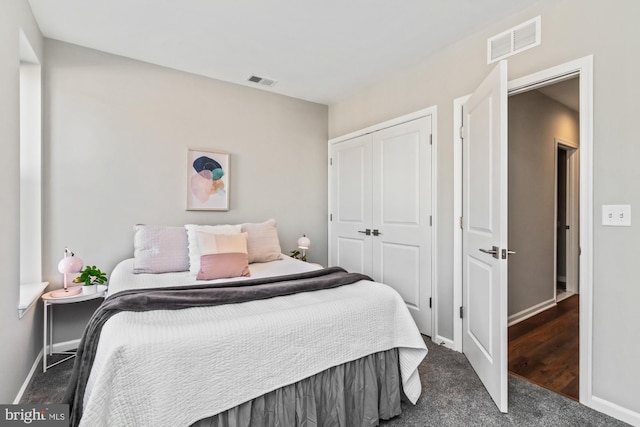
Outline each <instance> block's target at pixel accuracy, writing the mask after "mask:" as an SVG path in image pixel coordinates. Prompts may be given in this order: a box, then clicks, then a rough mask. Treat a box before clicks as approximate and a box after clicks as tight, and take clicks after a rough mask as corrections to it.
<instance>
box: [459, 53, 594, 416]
mask: <svg viewBox="0 0 640 427" xmlns="http://www.w3.org/2000/svg"><path fill="white" fill-rule="evenodd" d="M592 74H593V58H592V57H591V56H587V57H584V58H581V59H578V60H575V61H571V62H567V63H565V64H562V65H558V66H555V67H552V68H549V69H546V70H543V71H539V72H536V73H533V74H531V75H528V76H525V77H522V78H518V79H515V80H512V81H510V82H509V83H508V91H509V94H510V95H515V94H518V93H523V92H527V91H530V90H532V89H536V88H540V87H543V86H548V85H550V84H553V83H558V82H561V81H564V80H568V79H571V78H572V77H578V79H579V92H580V100H579V102H580V110H579V111H580V114H579V116H580V125H579V126H580V129H579V135H580V138H579V140H580V143H581V146H580V150H579V161H580V165H581V167H580V175H579V179H578V181H579V185H580V186H579V205H580V209H579V218H580V221H579V225H578V229H579V230H578V236H579V237H578V238H579V248H580V255H579V260H580V263H579V272H578V276H579V282H580V298H579V303H578V305H579V310H580V311H579V319H580V332H579V343H580V344H579V372H580V385H579V396H580V402H581V403H584V404H586V405H588V406H591V405H590V404H591V399H592V395H591V384H592V359H591V353H592V346H593V343H592V340H593V308H592V298H593V271H592V260H593V189H592V173H593V172H592V169H593V166H592V156H593V124H592V110H593V96H592V90H593V89H592V88H593V80H592V79H593V77H592ZM468 99H469V97H468V96H465V97H460V98H457V99H455V100H454V132H455V133H454V215H455V219H456V221H458V220H460V221H459V222H460V226H459V227H458V226H456V227H454V254H455V255H454V277H453V279H454V291H453V308H454V310H455V312H456V315H455V316H454V342H453V348H454V349H456V350H458V351H461V350H462V335H463V327H462V326H463V320H462V303H463V301H462V295H463V293H462V286H463V280H462V277H463V273H462V272H463V244H462V235H463V221H462V197H461V195H462V190H463V186H462V166H463V149H462V147H463V143H462V137H458V133H460V128H461V126H462V109H461V107H462V105H464V103H465V102H466V101H467V100H468ZM509 101H510V100H509ZM505 190H506V187H505ZM465 225H466V223H465ZM554 228H555V227H554ZM509 249H511V250H515V251H516V252H518V248H509ZM552 251H553V252H555V248H553V249H552ZM517 256H518V255H515V256H514V257H509V261H511V260H512V259H514V258H515V257H517ZM506 282H507V281H506V280H505V285H504V286H505V288H506V286H507V285H506ZM505 292H506V289H505ZM506 293H508V292H506ZM549 299H551V300H553V298H549ZM458 310H459V311H460V316H458V315H457V313H458ZM506 317H507V316H506V315H505V319H504V323H503V325H504V329H503V330H502V331H497V332H496V333H498V334H500V335H501V334H502V333H504V335H505V337H506V335H507V319H506ZM504 370H505V372H506V371H507V366H506V363H505V367H504Z"/></svg>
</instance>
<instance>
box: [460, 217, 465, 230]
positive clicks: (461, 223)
mask: <svg viewBox="0 0 640 427" xmlns="http://www.w3.org/2000/svg"><path fill="white" fill-rule="evenodd" d="M460 228H462V229H464V222H463V221H462V217H460Z"/></svg>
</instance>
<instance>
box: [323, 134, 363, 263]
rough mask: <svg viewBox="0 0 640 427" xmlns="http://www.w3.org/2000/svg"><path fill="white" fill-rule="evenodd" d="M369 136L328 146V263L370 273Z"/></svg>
mask: <svg viewBox="0 0 640 427" xmlns="http://www.w3.org/2000/svg"><path fill="white" fill-rule="evenodd" d="M370 142H371V135H363V136H361V137H358V138H354V139H351V140H349V141H345V142H341V143H339V144H336V145H334V146H333V147H332V149H331V158H332V165H331V168H330V174H331V176H330V179H329V182H330V183H331V215H332V221H331V222H330V224H331V235H330V240H331V242H330V244H329V250H330V254H329V264H330V265H338V266H340V267H343V268H344V269H346V270H347V271H349V272H354V273H364V274H371V245H372V241H371V237H370V236H368V235H366V234H365V233H363V231H365V230H366V229H367V228H369V229H370V228H371V143H370Z"/></svg>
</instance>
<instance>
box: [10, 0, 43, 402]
mask: <svg viewBox="0 0 640 427" xmlns="http://www.w3.org/2000/svg"><path fill="white" fill-rule="evenodd" d="M20 28H22V30H23V31H24V33H25V35H26V36H27V39H28V40H29V43H30V44H31V46H32V47H33V49H34V51H35V53H36V56H37V57H38V58H39V59H40V60H41V61H42V36H41V34H40V30H39V29H38V27H37V26H36V23H35V21H34V19H33V16H32V15H31V10H30V9H29V6H28V4H27V2H26V1H23V0H5V1H1V2H0V94H1V95H0V144H1V147H2V154H1V155H0V177H1V179H0V200H2V209H0V236H2V238H1V239H0V259H2V268H0V343H2V345H0V361H1V362H2V363H0V402H1V403H12V402H13V400H14V399H15V397H16V395H17V393H18V390H19V389H20V386H21V385H22V383H23V381H24V379H25V378H26V376H27V373H28V372H29V369H31V366H32V365H33V362H34V361H35V358H36V356H37V355H38V352H39V351H40V349H41V345H42V338H41V333H42V332H41V331H42V326H41V325H42V304H41V303H39V304H38V305H37V306H35V307H34V308H32V309H31V310H30V311H29V312H27V314H26V315H25V316H24V317H23V318H22V319H18V301H19V300H20V227H19V224H20V93H19V83H20V51H19V46H20V43H19V35H20Z"/></svg>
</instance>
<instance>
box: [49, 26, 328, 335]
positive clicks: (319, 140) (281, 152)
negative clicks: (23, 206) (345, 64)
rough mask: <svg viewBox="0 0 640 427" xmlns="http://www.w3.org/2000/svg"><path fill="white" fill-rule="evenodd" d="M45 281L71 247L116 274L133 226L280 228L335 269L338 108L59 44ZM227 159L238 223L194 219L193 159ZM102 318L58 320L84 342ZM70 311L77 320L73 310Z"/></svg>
mask: <svg viewBox="0 0 640 427" xmlns="http://www.w3.org/2000/svg"><path fill="white" fill-rule="evenodd" d="M44 93H45V100H44V110H45V115H44V134H45V139H44V145H45V151H44V163H45V171H44V175H43V176H44V186H43V194H44V218H45V219H44V235H45V238H44V255H43V263H44V268H43V270H44V276H45V279H46V280H48V281H50V282H52V283H54V284H56V285H58V286H59V285H60V283H61V281H62V278H61V275H60V274H58V272H57V270H56V265H57V263H58V260H59V259H60V257H61V254H62V249H63V248H64V247H65V246H68V247H69V248H70V249H71V250H73V251H74V252H75V253H76V254H77V255H78V256H80V257H81V258H82V259H83V260H84V262H85V264H88V263H90V264H92V265H93V264H95V265H97V266H98V267H99V268H101V269H103V270H106V271H109V272H110V271H111V270H112V269H113V267H114V266H115V265H116V263H117V262H119V261H121V260H123V259H125V258H128V257H131V256H133V226H134V225H135V224H138V223H147V224H162V225H183V224H185V223H198V224H220V223H240V222H261V221H264V220H266V219H268V218H271V217H273V218H275V219H276V220H277V221H278V230H279V236H280V242H281V245H282V250H283V251H284V252H285V253H288V252H289V251H291V250H292V249H294V248H295V247H296V246H297V239H298V237H299V236H301V235H302V234H303V233H305V234H307V236H309V237H310V238H311V240H312V247H311V250H310V251H309V252H308V255H309V259H310V260H311V261H315V262H319V263H322V264H325V263H326V261H327V259H326V257H327V243H326V242H327V224H326V215H327V214H326V212H327V209H326V203H327V202H326V200H327V172H326V141H327V107H326V106H325V105H320V104H314V103H311V102H307V101H302V100H298V99H294V98H289V97H285V96H282V95H276V94H273V93H270V92H268V91H264V90H259V89H253V88H248V87H245V86H240V85H233V84H230V83H225V82H221V81H217V80H212V79H208V78H204V77H200V76H196V75H192V74H187V73H184V72H180V71H175V70H171V69H168V68H163V67H159V66H155V65H151V64H147V63H143V62H139V61H134V60H131V59H126V58H123V57H119V56H115V55H111V54H107V53H103V52H99V51H95V50H91V49H86V48H81V47H78V46H75V45H71V44H67V43H62V42H58V41H53V40H48V39H47V40H46V43H45V66H44ZM188 147H191V148H205V149H212V150H219V151H226V152H229V153H230V154H231V157H230V175H229V176H230V188H229V191H230V204H231V206H230V207H231V209H230V210H229V211H228V212H210V211H209V212H206V211H186V210H185V201H186V150H187V148H188ZM94 308H95V307H92V306H91V305H89V304H87V305H85V307H81V306H80V305H78V307H77V308H74V310H73V311H71V310H70V311H71V312H76V313H75V314H72V313H63V310H62V309H61V310H59V311H60V315H59V316H58V317H57V318H56V331H55V332H56V333H57V337H56V340H55V341H56V342H61V341H66V340H71V339H76V338H79V337H80V335H81V332H82V329H83V328H84V325H85V324H86V319H87V317H88V315H89V313H90V312H91V310H93V309H94ZM65 311H66V310H65Z"/></svg>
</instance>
